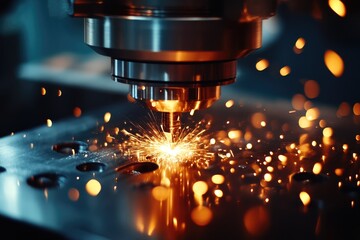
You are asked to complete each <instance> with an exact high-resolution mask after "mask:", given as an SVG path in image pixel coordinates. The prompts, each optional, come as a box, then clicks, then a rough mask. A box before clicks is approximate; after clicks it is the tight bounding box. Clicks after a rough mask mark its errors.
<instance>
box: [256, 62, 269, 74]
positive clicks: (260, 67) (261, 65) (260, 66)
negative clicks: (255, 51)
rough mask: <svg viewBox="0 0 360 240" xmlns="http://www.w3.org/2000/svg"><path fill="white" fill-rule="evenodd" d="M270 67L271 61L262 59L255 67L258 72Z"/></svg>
mask: <svg viewBox="0 0 360 240" xmlns="http://www.w3.org/2000/svg"><path fill="white" fill-rule="evenodd" d="M268 67H269V61H268V60H266V59H261V60H260V61H258V62H257V63H256V65H255V68H256V70H258V71H264V70H265V69H266V68H268Z"/></svg>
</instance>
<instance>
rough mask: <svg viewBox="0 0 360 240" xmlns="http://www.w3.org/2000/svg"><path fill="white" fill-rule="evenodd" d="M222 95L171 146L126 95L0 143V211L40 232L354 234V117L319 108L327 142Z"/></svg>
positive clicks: (283, 106) (84, 235) (279, 110)
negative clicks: (229, 103)
mask: <svg viewBox="0 0 360 240" xmlns="http://www.w3.org/2000/svg"><path fill="white" fill-rule="evenodd" d="M228 94H229V93H228ZM228 96H230V94H229V95H228ZM234 100H235V98H234ZM225 102H226V101H221V100H219V101H217V102H216V103H214V106H213V107H212V108H208V109H206V110H205V111H197V112H195V113H194V114H193V116H192V118H191V119H189V118H187V116H186V114H183V116H182V119H181V121H182V122H183V126H184V128H182V131H183V130H188V131H189V132H188V133H187V134H186V135H183V136H182V137H180V138H179V140H178V141H177V142H175V143H172V144H169V143H168V141H167V140H166V139H163V137H162V132H161V131H160V132H158V131H157V130H156V128H152V127H151V126H152V125H151V122H149V120H148V119H144V116H146V115H147V113H148V109H147V108H131V107H129V105H130V104H131V103H128V102H122V103H117V104H115V105H114V106H107V107H106V108H104V109H98V110H97V111H96V112H89V113H87V114H85V115H83V116H81V117H80V118H69V119H63V120H59V121H54V122H53V125H52V126H51V127H48V126H40V127H38V128H34V129H29V130H27V131H24V132H19V133H15V134H14V135H12V136H7V137H4V138H2V139H0V189H1V192H2V194H0V216H1V217H6V218H9V219H14V220H16V221H19V222H20V223H26V224H28V225H29V226H33V228H34V229H35V230H36V233H37V234H36V236H39V238H40V239H63V240H65V239H66V240H88V239H103V240H105V239H108V240H113V239H114V240H115V239H126V240H127V239H164V240H165V239H282V238H286V239H294V238H295V239H329V238H335V239H344V238H345V239H347V238H349V239H354V238H356V237H357V236H359V235H358V229H357V226H358V225H359V218H358V216H359V214H360V208H359V204H360V202H359V199H360V197H359V196H360V192H359V186H358V184H357V182H358V175H359V169H360V165H359V162H358V157H359V154H360V149H359V141H358V140H356V139H355V137H354V134H356V132H358V130H359V129H360V128H359V122H356V121H353V120H352V119H350V118H342V119H339V118H336V117H334V116H335V114H334V112H336V109H330V111H328V110H327V109H320V111H321V116H322V119H326V121H327V122H328V123H329V127H330V126H331V128H332V130H333V132H334V136H333V137H330V138H328V139H326V138H325V137H324V136H323V134H322V131H323V129H321V128H319V127H318V126H316V125H313V126H312V127H309V128H307V129H302V128H300V127H299V126H298V119H299V118H300V117H301V114H302V113H300V112H299V113H297V112H295V113H291V114H289V113H288V109H289V105H288V104H287V103H283V102H279V101H278V100H277V101H276V108H274V107H272V106H273V105H274V103H273V102H271V101H267V102H265V103H264V104H263V105H262V106H261V108H259V106H258V103H257V101H256V100H255V99H249V100H248V101H243V102H242V105H241V106H239V105H234V106H233V107H231V108H227V107H225ZM264 109H266V111H264ZM105 113H111V119H110V121H105V120H104V118H103V117H104V114H105ZM177 116H178V115H177V114H173V116H171V115H170V114H169V115H167V113H166V114H165V115H164V117H170V118H172V117H174V118H175V120H178V118H176V117H177ZM194 119H196V120H197V121H198V122H199V124H200V125H198V123H196V124H195V123H194V122H193V121H192V120H194ZM259 119H260V120H262V121H263V122H264V123H266V125H265V124H262V125H260V124H259V123H258V121H259ZM143 121H145V122H146V123H148V124H145V125H142V124H141V122H143ZM131 123H133V124H131ZM194 124H195V125H194ZM176 126H177V123H176V122H173V127H176ZM164 128H167V129H168V130H169V131H171V126H164ZM354 129H355V130H356V131H354ZM339 219H341V221H339ZM18 226H19V225H17V228H18V229H19V231H16V232H14V231H13V230H8V229H3V233H4V231H5V232H8V233H9V234H10V236H14V238H16V236H18V234H20V233H21V229H23V228H22V227H21V225H20V226H19V227H18ZM35 230H34V231H35ZM49 231H51V232H53V233H54V234H56V236H58V237H54V235H50V236H49V235H48V234H49ZM32 236H33V235H32ZM26 237H28V236H26ZM17 239H22V238H21V237H20V238H17Z"/></svg>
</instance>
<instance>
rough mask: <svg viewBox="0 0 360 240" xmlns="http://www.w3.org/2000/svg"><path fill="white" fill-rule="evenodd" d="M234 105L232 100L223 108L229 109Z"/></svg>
mask: <svg viewBox="0 0 360 240" xmlns="http://www.w3.org/2000/svg"><path fill="white" fill-rule="evenodd" d="M234 103H235V102H234V100H229V101H227V102H226V103H225V107H227V108H231V107H232V106H234Z"/></svg>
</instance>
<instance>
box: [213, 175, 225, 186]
mask: <svg viewBox="0 0 360 240" xmlns="http://www.w3.org/2000/svg"><path fill="white" fill-rule="evenodd" d="M211 181H212V182H213V183H215V184H223V183H224V181H225V177H224V176H223V175H221V174H215V175H213V176H212V177H211Z"/></svg>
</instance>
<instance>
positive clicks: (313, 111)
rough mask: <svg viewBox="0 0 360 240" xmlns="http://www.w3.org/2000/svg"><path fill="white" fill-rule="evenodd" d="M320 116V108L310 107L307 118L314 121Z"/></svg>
mask: <svg viewBox="0 0 360 240" xmlns="http://www.w3.org/2000/svg"><path fill="white" fill-rule="evenodd" d="M319 116H320V111H319V109H318V108H310V109H309V110H307V111H306V119H307V120H309V121H313V120H315V119H318V118H319Z"/></svg>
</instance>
